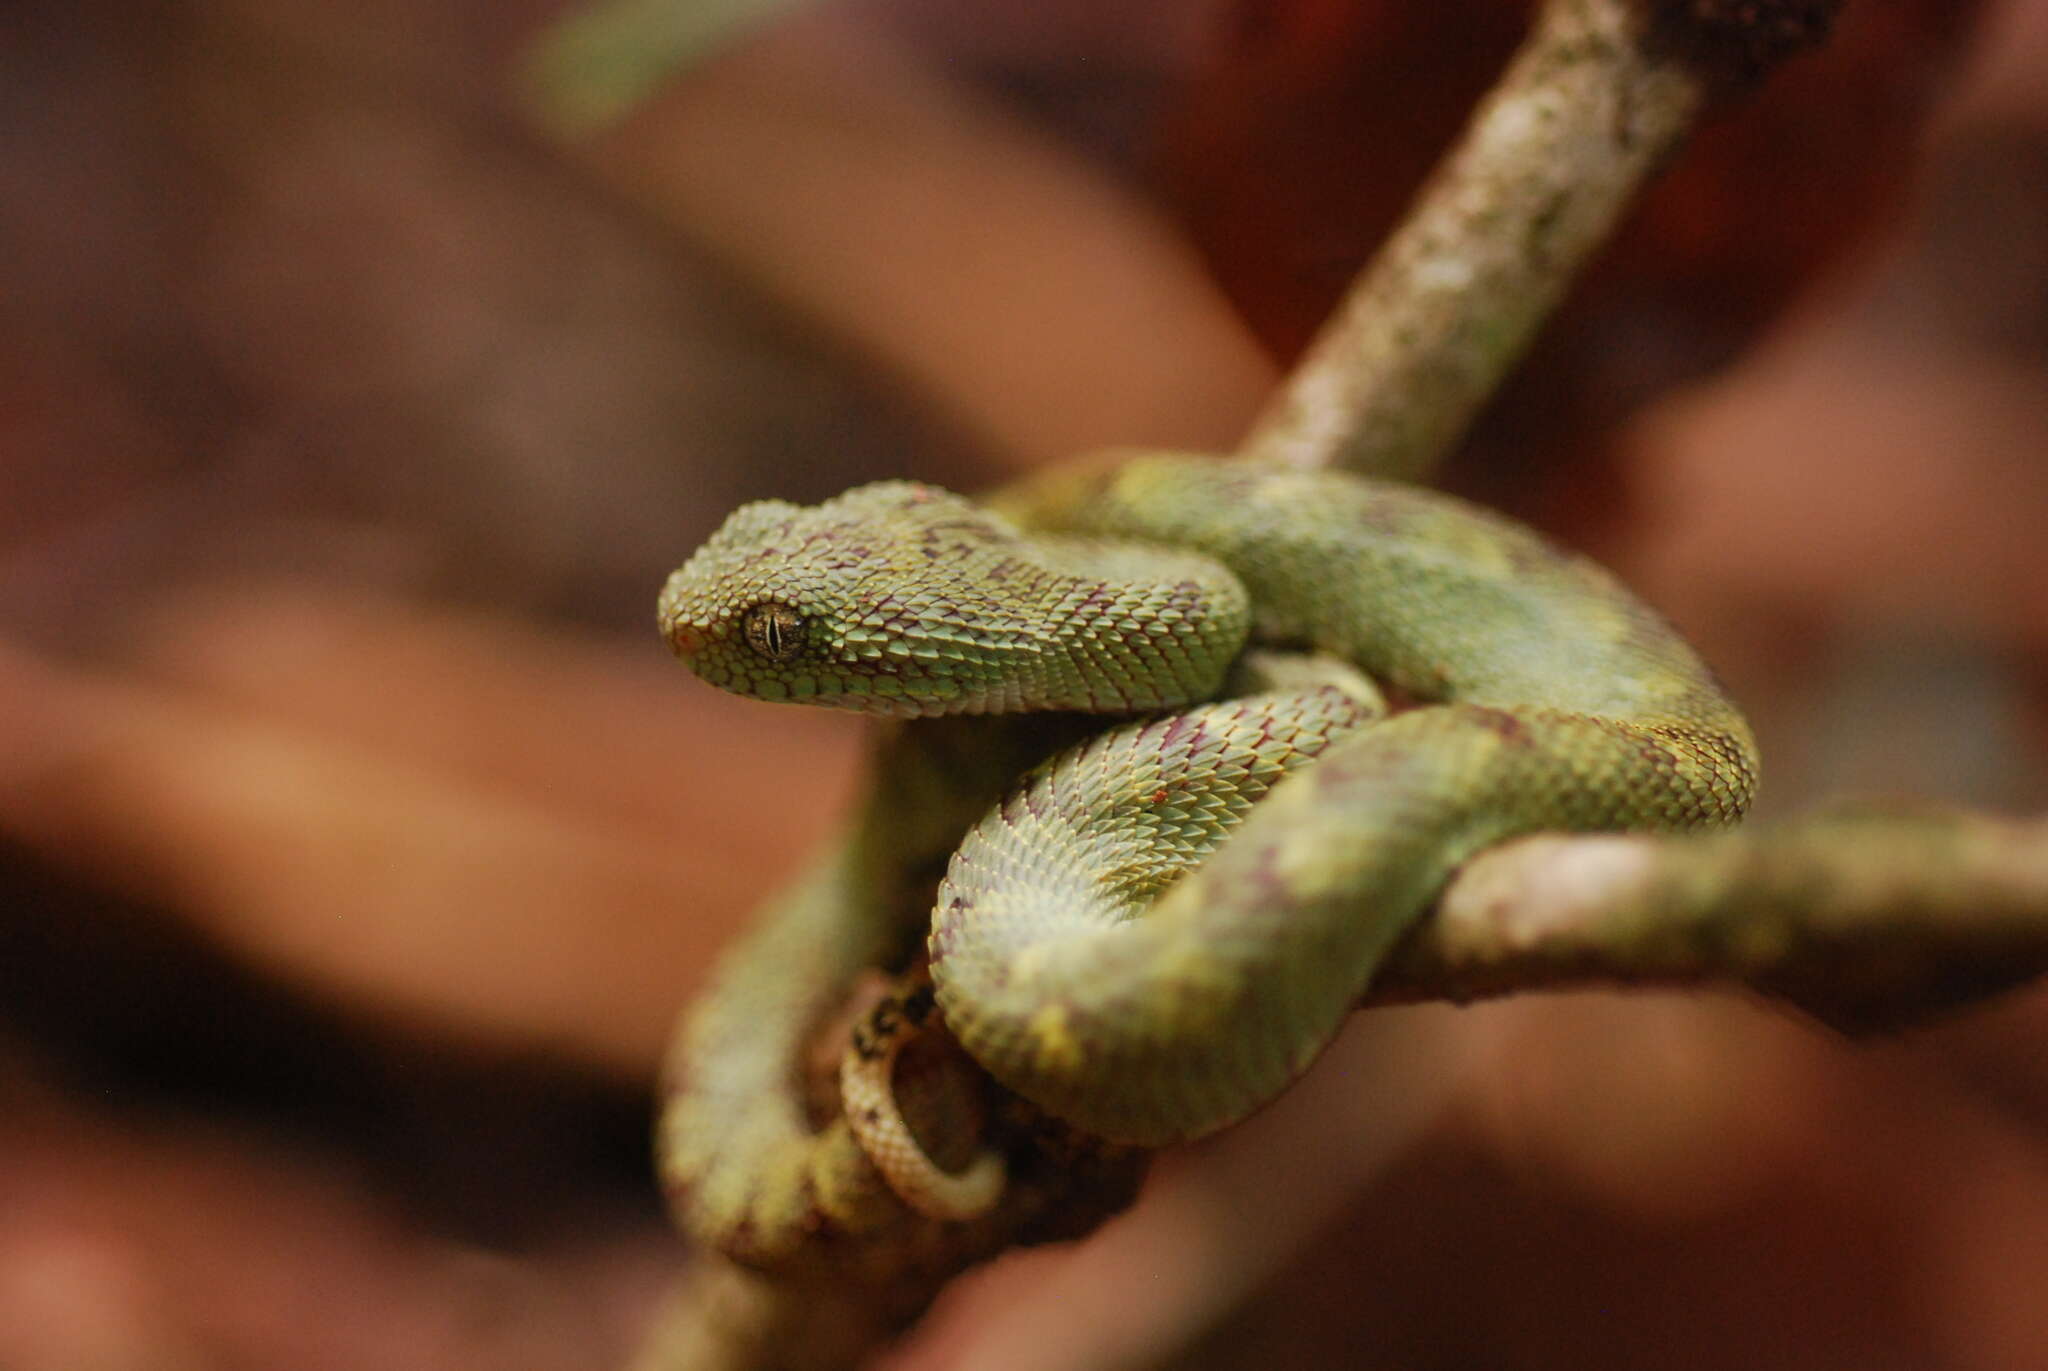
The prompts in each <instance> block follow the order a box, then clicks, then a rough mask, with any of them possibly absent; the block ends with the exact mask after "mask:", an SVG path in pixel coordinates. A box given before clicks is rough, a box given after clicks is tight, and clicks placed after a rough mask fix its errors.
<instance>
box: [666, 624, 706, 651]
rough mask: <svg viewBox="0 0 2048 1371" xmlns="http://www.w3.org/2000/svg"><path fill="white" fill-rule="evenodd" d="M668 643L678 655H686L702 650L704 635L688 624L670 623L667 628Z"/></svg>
mask: <svg viewBox="0 0 2048 1371" xmlns="http://www.w3.org/2000/svg"><path fill="white" fill-rule="evenodd" d="M668 645H669V646H670V647H671V648H674V649H675V653H676V655H677V656H678V657H688V656H692V655H694V654H695V653H698V652H701V651H703V650H704V635H703V634H702V633H700V632H698V631H697V630H696V629H694V628H691V627H690V626H689V625H688V624H672V625H670V626H669V630H668Z"/></svg>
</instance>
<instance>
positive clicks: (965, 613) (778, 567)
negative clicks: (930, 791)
mask: <svg viewBox="0 0 2048 1371" xmlns="http://www.w3.org/2000/svg"><path fill="white" fill-rule="evenodd" d="M1016 541H1017V540H1016V535H1015V533H1014V532H1013V531H1012V530H1011V528H1010V527H1009V525H1008V524H1006V523H1004V522H1003V521H1002V520H1000V519H998V518H996V517H995V516H992V515H990V514H988V513H986V512H984V511H982V510H980V509H978V508H977V507H976V506H974V505H973V504H971V503H969V502H968V501H967V500H965V499H963V498H961V497H960V496H957V495H953V494H950V493H948V492H946V491H943V490H940V489H938V488H936V487H934V486H927V485H922V484H919V483H917V482H912V481H882V482H878V483H876V484H874V485H868V486H862V487H859V488H858V489H855V490H851V491H848V492H847V493H846V494H844V495H841V496H839V497H837V498H836V499H833V500H829V501H827V502H825V503H824V504H822V505H815V506H809V507H804V506H798V505H793V504H790V503H788V502H786V501H782V500H764V501H760V502H758V503H756V504H750V505H746V506H743V507H742V508H740V509H739V510H736V511H735V512H734V513H733V514H732V516H731V517H730V518H728V519H727V520H726V521H725V524H724V525H723V526H722V527H721V528H719V530H718V531H717V532H716V533H714V534H713V535H712V536H711V538H710V540H709V541H707V542H706V543H705V544H704V546H703V547H702V548H700V549H698V551H697V552H696V554H695V555H693V556H692V557H691V558H690V560H689V561H688V562H686V563H684V564H683V566H682V567H681V569H680V570H678V571H677V572H676V573H675V574H674V575H673V576H671V577H669V580H668V584H667V585H666V586H665V587H664V588H663V590H662V594H661V601H660V605H659V609H658V617H659V622H660V626H661V631H662V635H663V636H664V637H665V638H667V639H668V642H669V646H670V647H672V648H673V649H674V650H675V653H676V655H677V656H678V657H680V658H681V659H682V660H683V662H684V664H685V665H687V666H688V667H689V668H690V669H691V670H692V671H694V672H696V673H697V675H699V676H701V677H702V678H703V679H704V680H706V681H708V682H710V683H711V684H712V685H715V686H718V687H720V688H722V689H725V690H730V691H732V692H734V693H735V694H739V695H747V696H751V697H753V698H755V699H761V700H790V701H800V702H803V703H806V704H823V705H837V706H839V707H841V708H849V709H860V710H865V711H867V712H869V713H876V714H892V715H901V716H910V715H921V714H941V713H975V712H983V711H988V710H993V709H1002V708H1011V709H1014V708H1016V707H1017V704H1016V703H1015V695H1016V686H1015V684H1014V678H1015V677H1016V675H1017V673H1018V672H1019V671H1023V672H1025V673H1026V674H1028V672H1029V665H1028V663H1029V659H1031V658H1032V657H1033V656H1034V655H1035V654H1036V652H1037V641H1036V639H1037V635H1036V634H1035V632H1034V629H1033V627H1032V626H1031V624H1029V623H1028V622H1027V620H1026V618H1025V616H1024V615H1023V614H1022V613H1021V612H1020V611H1019V610H1017V609H1016V608H1015V607H1014V606H1013V605H1011V604H1010V603H1008V602H1007V601H1004V600H1001V599H999V598H998V597H997V596H996V595H995V594H993V593H992V592H991V589H990V587H991V586H992V585H997V586H999V585H1000V584H1001V582H1002V581H1003V579H1004V577H1005V575H1006V574H1007V573H1006V567H1007V566H1009V565H1010V564H1011V562H1012V561H1013V558H1012V557H1011V553H1010V550H1011V549H1013V548H1014V547H1015V545H1016Z"/></svg>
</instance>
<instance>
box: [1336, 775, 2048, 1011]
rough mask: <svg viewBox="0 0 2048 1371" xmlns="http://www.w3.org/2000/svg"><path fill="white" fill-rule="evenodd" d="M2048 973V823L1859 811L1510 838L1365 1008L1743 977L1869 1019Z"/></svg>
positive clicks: (1459, 887) (1812, 1004)
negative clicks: (1680, 829)
mask: <svg viewBox="0 0 2048 1371" xmlns="http://www.w3.org/2000/svg"><path fill="white" fill-rule="evenodd" d="M2044 971H2048V820H2041V819H2032V820H2024V821H2022V820H2011V819H2003V818H1994V817H1990V816H1986V815H1973V814H1967V813H1940V812H1932V811H1926V810H1923V811H1920V812H1917V813H1912V812H1903V811H1893V812H1876V811H1872V812H1864V813H1856V812H1851V811H1847V810H1842V811H1836V812H1832V813H1820V814H1815V815H1811V816H1808V817H1804V818H1801V819H1797V820H1793V821H1790V822H1787V823H1784V824H1781V825H1778V826H1776V827H1773V828H1766V829H1757V830H1742V831H1738V832H1733V833H1719V834H1712V835H1706V836H1698V837H1654V836H1645V835H1626V836H1622V835H1615V836H1600V837H1566V836H1561V835H1543V836H1538V837H1533V838H1525V839H1522V840H1520V841H1517V842H1512V843H1507V844H1504V845H1502V846H1500V847H1497V848H1494V849H1492V850H1491V851H1488V852H1486V853H1484V854H1482V855H1481V856H1479V857H1477V858H1475V859H1473V860H1472V861H1471V862H1470V863H1468V864H1467V865H1466V867H1465V869H1464V870H1463V871H1462V872H1460V873H1459V875H1458V877H1457V879H1456V880H1455V881H1453V882H1452V884H1451V886H1450V888H1449V889H1448V890H1447V891H1446V892H1445V893H1444V896H1443V898H1442V899H1441V900H1440V901H1439V903H1438V907H1437V910H1436V912H1435V914H1434V915H1433V916H1432V917H1431V918H1429V919H1428V920H1425V921H1424V922H1423V924H1422V925H1421V926H1420V927H1418V928H1417V929H1416V930H1415V932H1414V934H1413V935H1412V936H1411V937H1410V938H1409V939H1408V941H1407V942H1405V943H1404V944H1403V945H1402V947H1401V948H1400V949H1399V951H1398V952H1397V953H1396V955H1395V957H1394V958H1393V960H1392V961H1391V962H1390V964H1389V965H1388V966H1387V967H1386V968H1385V969H1384V970H1383V971H1382V972H1381V974H1380V976H1379V978H1378V979H1377V980H1376V981H1375V983H1374V984H1373V987H1372V989H1371V990H1370V991H1369V992H1368V993H1367V996H1366V998H1365V1001H1364V1003H1367V1004H1387V1003H1402V1002H1410V1001H1416V1000H1440V999H1450V1000H1471V999H1476V998H1481V997H1485V996H1494V995H1507V994H1514V993H1518V992H1522V991H1529V990H1556V989H1567V988H1573V987H1583V986H1589V985H1608V986H1628V985H1688V984H1699V983H1702V982H1724V983H1731V984H1736V985H1743V986H1747V987H1749V988H1750V989H1753V990H1757V991H1760V992H1762V993H1764V994H1767V995H1771V996H1773V997H1776V998H1779V999H1782V1000H1785V1001H1786V1002H1788V1003H1790V1004H1792V1005H1794V1006H1796V1007H1798V1008H1799V1009H1802V1010H1804V1011H1806V1012H1807V1013H1809V1014H1811V1015H1813V1016H1814V1017H1815V1018H1817V1019H1819V1020H1821V1021H1822V1022H1825V1023H1827V1024H1829V1025H1831V1026H1833V1027H1835V1028H1838V1029H1840V1030H1842V1031H1844V1032H1850V1033H1860V1032H1870V1031H1874V1030H1882V1029H1887V1028H1895V1027H1898V1026H1901V1025H1903V1024H1907V1023H1911V1022H1913V1021H1915V1020H1917V1019H1921V1018H1924V1017H1926V1016H1928V1015H1930V1014H1933V1013H1936V1012H1938V1011H1940V1010H1943V1009H1948V1008H1951V1007H1953V1006H1956V1005H1960V1004H1965V1003H1968V1002H1970V1001H1973V1000H1977V999H1981V998H1983V997H1985V996H1987V995H1991V994H1994V993H1996V992H1998V991H2001V990H2006V989H2009V988H2011V987H2013V986H2015V985H2018V984H2020V983H2022V982H2024V981H2028V980H2031V979H2033V978H2034V977H2036V976H2039V975H2041V974H2042V973H2043V972H2044Z"/></svg>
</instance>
